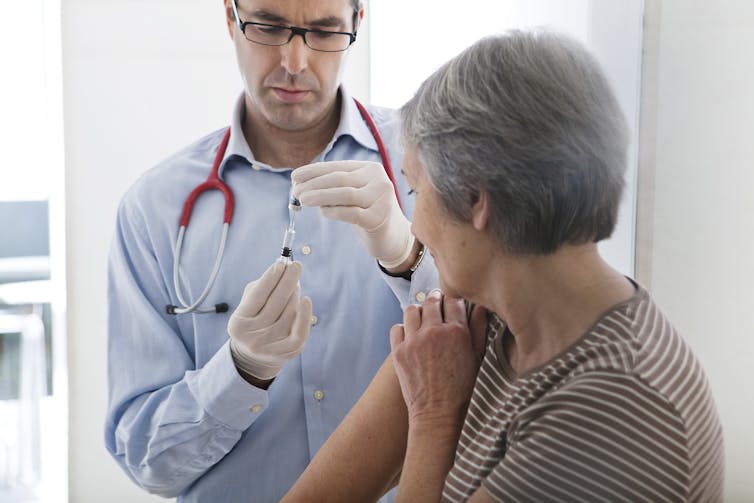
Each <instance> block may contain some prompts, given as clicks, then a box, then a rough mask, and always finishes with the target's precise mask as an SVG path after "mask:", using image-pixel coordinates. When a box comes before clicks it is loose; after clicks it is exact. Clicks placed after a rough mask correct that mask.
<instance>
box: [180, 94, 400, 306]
mask: <svg viewBox="0 0 754 503" xmlns="http://www.w3.org/2000/svg"><path fill="white" fill-rule="evenodd" d="M353 101H354V103H356V107H357V108H358V109H359V112H360V113H361V117H362V118H363V119H364V122H366V124H367V127H368V128H369V131H370V132H371V133H372V136H373V137H374V141H375V142H376V143H377V149H378V150H379V152H380V158H381V159H382V165H383V167H384V168H385V173H386V174H387V177H388V178H389V179H390V182H391V183H392V184H393V189H394V190H395V197H396V199H397V200H398V205H399V206H400V205H401V199H400V196H399V195H398V186H397V185H396V183H395V177H394V176H393V169H392V166H391V164H390V157H389V156H388V153H387V149H386V148H385V143H384V141H383V140H382V135H381V134H380V132H379V130H378V129H377V125H376V124H375V123H374V119H372V116H371V115H370V114H369V112H368V111H367V109H366V107H364V105H362V104H361V103H360V102H359V101H358V100H357V99H355V98H354V100H353ZM229 141H230V128H228V129H227V130H226V131H225V134H224V135H223V138H222V140H221V141H220V145H219V147H218V149H217V154H216V155H215V160H214V162H213V163H212V170H211V171H210V173H209V176H207V179H206V180H205V181H203V182H202V183H201V184H199V185H197V186H196V187H195V188H194V190H192V191H191V193H190V194H189V195H188V197H187V198H186V201H185V202H184V203H183V210H182V211H181V219H180V221H179V226H178V238H177V239H176V246H175V249H174V250H173V253H174V263H173V283H174V287H175V290H176V295H177V296H178V300H179V301H180V303H181V304H182V306H175V305H168V306H166V311H167V313H168V314H184V313H191V312H197V313H209V312H216V313H220V312H225V311H227V310H228V305H227V304H224V303H223V304H216V305H215V307H214V308H213V309H199V305H200V304H201V303H202V302H204V299H205V298H206V297H207V295H208V294H209V290H210V289H211V288H212V285H213V283H214V282H215V278H216V276H217V271H218V270H219V268H220V263H221V261H222V256H223V252H224V248H225V239H226V237H227V233H228V228H229V227H230V221H231V220H232V219H233V210H234V208H235V199H234V198H233V191H232V190H231V189H230V187H229V186H228V184H226V183H225V182H224V181H222V179H220V175H219V172H220V165H221V164H222V161H223V157H225V151H226V149H227V148H228V142H229ZM211 190H219V191H220V192H222V194H223V197H224V198H225V208H224V211H223V234H222V237H221V241H220V246H219V248H218V252H217V256H216V257H215V265H214V267H213V270H212V273H211V275H210V279H209V281H208V282H207V285H206V287H205V288H204V290H203V291H202V293H201V295H199V298H198V299H197V300H196V301H195V302H193V303H192V304H189V303H187V302H186V301H185V300H184V298H183V294H182V291H181V288H180V283H179V280H178V270H179V261H180V255H181V248H182V245H183V238H184V235H185V233H186V229H187V227H188V225H189V221H190V220H191V213H192V212H193V210H194V204H195V203H196V200H197V199H198V198H199V196H200V195H202V194H203V193H205V192H209V191H211Z"/></svg>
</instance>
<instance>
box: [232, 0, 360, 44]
mask: <svg viewBox="0 0 754 503" xmlns="http://www.w3.org/2000/svg"><path fill="white" fill-rule="evenodd" d="M232 5H233V14H234V15H235V16H236V24H237V25H238V29H240V30H241V33H243V36H244V38H245V39H246V40H248V41H249V42H252V43H254V44H259V45H266V46H267V47H282V46H284V45H287V44H289V43H290V42H291V40H293V37H295V36H296V35H301V38H302V39H304V44H306V46H307V47H308V48H309V49H311V50H312V51H317V52H343V51H345V50H347V49H348V48H349V47H351V45H352V44H353V43H354V42H356V31H353V32H350V31H329V30H316V29H310V28H301V27H299V26H285V25H282V24H269V23H256V22H254V21H241V16H240V15H239V14H238V0H233V2H232ZM358 15H359V13H358V12H355V13H354V15H353V25H354V27H355V26H356V20H357V19H358ZM247 26H266V27H269V28H283V29H286V30H291V35H290V36H289V37H288V40H286V41H285V42H283V43H282V44H265V43H264V42H257V41H256V40H251V39H250V38H248V37H247V36H246V27H247ZM307 33H322V34H328V35H348V38H349V42H348V45H347V46H346V47H344V48H343V49H338V50H335V51H324V50H322V49H315V48H314V47H312V46H310V45H309V42H308V41H307V40H306V34H307Z"/></svg>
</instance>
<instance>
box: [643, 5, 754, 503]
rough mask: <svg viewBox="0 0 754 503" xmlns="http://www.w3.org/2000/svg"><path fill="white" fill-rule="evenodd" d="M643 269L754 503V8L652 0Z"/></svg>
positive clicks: (732, 486) (733, 497)
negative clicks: (703, 374) (698, 368)
mask: <svg viewBox="0 0 754 503" xmlns="http://www.w3.org/2000/svg"><path fill="white" fill-rule="evenodd" d="M645 32H646V34H647V35H646V36H647V38H646V42H647V43H646V45H645V51H646V54H645V67H644V99H643V105H642V163H641V167H640V175H639V176H640V196H641V199H640V206H641V207H642V213H641V214H640V219H639V236H638V237H639V242H640V244H641V245H640V247H639V250H638V253H639V256H638V259H639V261H638V263H637V270H638V271H639V279H640V281H642V282H643V283H644V284H646V285H648V286H649V287H650V288H651V290H652V291H653V293H654V295H655V298H656V299H657V301H658V302H659V304H660V305H661V306H662V307H663V308H664V310H665V312H666V313H667V315H668V316H669V317H670V319H671V320H672V321H673V322H674V324H675V325H676V327H677V328H678V329H679V330H680V331H681V333H683V335H684V336H685V337H686V339H687V340H688V341H690V343H691V345H692V346H693V347H694V349H695V351H696V353H697V355H698V356H699V357H700V359H701V362H702V364H703V366H704V367H705V368H706V370H707V373H708V376H709V379H710V382H711V384H712V388H713V393H714V395H715V398H716V401H717V405H718V408H719V411H720V414H721V416H722V420H723V428H724V431H725V441H726V446H725V448H726V454H727V455H726V459H727V484H726V487H727V495H726V501H731V502H739V501H740V502H743V501H754V479H753V477H752V475H754V471H753V470H754V433H753V432H752V426H751V425H752V424H754V392H752V383H754V318H753V317H752V316H751V313H752V306H753V305H754V290H753V288H752V281H754V260H753V259H752V257H754V195H752V191H753V190H754V168H753V166H754V141H752V140H753V139H754V125H753V122H752V121H753V119H752V118H753V117H754V56H752V54H751V47H752V46H754V2H748V1H744V0H740V1H739V0H720V1H717V2H709V1H706V0H664V1H660V0H651V1H648V2H647V18H646V23H645Z"/></svg>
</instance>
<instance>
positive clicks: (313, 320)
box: [311, 314, 319, 326]
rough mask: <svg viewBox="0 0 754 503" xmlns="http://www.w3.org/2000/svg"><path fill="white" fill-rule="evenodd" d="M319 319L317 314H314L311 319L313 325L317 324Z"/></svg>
mask: <svg viewBox="0 0 754 503" xmlns="http://www.w3.org/2000/svg"><path fill="white" fill-rule="evenodd" d="M318 321H319V318H317V316H316V315H314V314H313V315H312V319H311V322H312V326H314V325H316V324H317V322H318Z"/></svg>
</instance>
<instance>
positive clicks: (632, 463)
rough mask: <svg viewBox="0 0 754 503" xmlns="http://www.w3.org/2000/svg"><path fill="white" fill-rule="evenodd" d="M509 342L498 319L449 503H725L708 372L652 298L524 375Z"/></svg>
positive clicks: (620, 311)
mask: <svg viewBox="0 0 754 503" xmlns="http://www.w3.org/2000/svg"><path fill="white" fill-rule="evenodd" d="M505 336H506V335H505V327H504V325H503V324H502V322H500V320H499V319H497V318H495V319H494V320H493V322H492V323H491V325H490V343H489V346H488V348H487V353H486V354H485V357H484V361H483V363H482V367H481V369H480V371H479V376H478V377H477V382H476V386H475V388H474V394H473V396H472V400H471V403H470V405H469V410H468V413H467V416H466V422H465V425H464V427H463V431H462V433H461V438H460V441H459V444H458V448H457V451H456V459H455V463H454V466H453V468H452V469H451V471H450V473H449V474H448V477H447V479H446V482H445V488H444V492H443V501H451V502H455V501H465V500H466V499H467V498H468V497H469V496H470V495H471V494H473V492H474V491H475V490H476V489H477V488H478V487H479V486H480V485H483V486H484V488H485V489H486V490H487V491H488V492H489V493H490V495H491V496H492V497H493V498H494V499H495V500H498V501H506V502H508V501H537V502H540V501H559V502H561V501H580V502H583V501H721V500H722V491H723V489H722V484H723V439H722V429H721V427H720V422H719V418H718V415H717V410H716V408H715V404H714V401H713V399H712V396H711V393H710V390H709V386H708V384H707V380H706V377H705V375H704V371H703V370H702V368H701V366H700V365H699V362H698V361H697V360H696V358H695V357H694V355H693V354H692V352H691V350H690V349H689V347H688V346H687V345H686V343H685V342H684V341H683V339H682V338H681V337H680V336H679V335H678V334H677V333H676V331H675V330H674V329H673V327H672V326H671V325H670V323H669V322H668V321H667V320H666V319H665V317H664V316H663V315H662V313H661V312H660V311H659V309H658V308H657V306H656V305H655V304H654V302H653V301H652V299H651V298H650V296H649V294H648V293H647V292H646V290H644V289H643V288H641V287H638V290H637V293H636V295H635V296H634V297H633V298H632V299H630V300H629V301H627V302H625V303H622V304H620V305H618V306H615V307H614V308H613V309H611V310H610V311H609V312H608V313H606V314H605V315H604V316H603V318H602V319H600V320H599V321H598V322H597V323H596V324H595V326H594V327H593V328H592V329H591V330H590V331H589V333H587V334H586V335H584V337H582V338H581V339H580V340H579V341H578V342H577V343H576V344H574V345H573V346H572V347H571V348H569V349H568V350H567V351H566V352H564V353H563V354H561V355H559V356H558V357H556V358H555V359H553V360H551V361H550V362H548V363H547V364H545V365H543V366H542V367H539V368H537V369H534V370H532V371H530V372H528V373H526V374H524V375H518V376H517V375H515V374H514V372H513V370H512V369H511V368H510V366H509V365H508V363H507V361H506V359H505V356H504V354H503V351H502V340H503V338H504V337H505ZM507 336H510V334H508V335H507Z"/></svg>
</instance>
